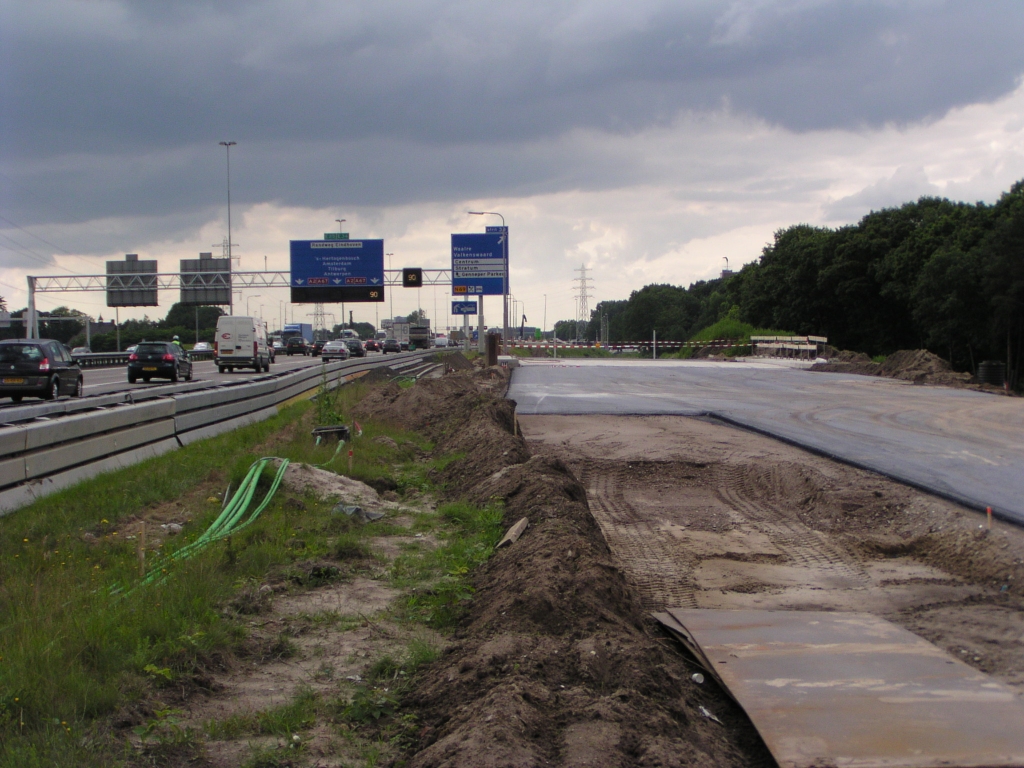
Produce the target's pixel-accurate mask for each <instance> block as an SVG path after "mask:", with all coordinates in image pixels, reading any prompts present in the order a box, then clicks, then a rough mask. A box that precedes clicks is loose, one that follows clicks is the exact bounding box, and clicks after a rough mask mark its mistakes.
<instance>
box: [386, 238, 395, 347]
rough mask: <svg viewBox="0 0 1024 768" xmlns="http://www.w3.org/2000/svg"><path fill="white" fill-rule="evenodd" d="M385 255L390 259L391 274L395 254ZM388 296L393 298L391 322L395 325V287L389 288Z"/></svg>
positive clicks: (389, 268)
mask: <svg viewBox="0 0 1024 768" xmlns="http://www.w3.org/2000/svg"><path fill="white" fill-rule="evenodd" d="M384 255H385V256H387V257H388V272H390V271H391V257H392V256H394V255H395V254H393V253H386V254H384ZM392 279H394V277H393V276H392ZM385 282H387V281H385ZM388 296H389V297H390V298H391V322H392V324H394V322H395V286H394V285H391V286H389V287H388ZM392 335H394V331H392Z"/></svg>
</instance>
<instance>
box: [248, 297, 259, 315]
mask: <svg viewBox="0 0 1024 768" xmlns="http://www.w3.org/2000/svg"><path fill="white" fill-rule="evenodd" d="M258 298H260V294H258V293H254V294H253V295H252V296H246V297H245V314H247V315H249V302H250V301H252V300H253V299H258ZM249 316H250V317H252V315H249Z"/></svg>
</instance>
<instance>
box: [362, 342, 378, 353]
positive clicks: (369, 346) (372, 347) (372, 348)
mask: <svg viewBox="0 0 1024 768" xmlns="http://www.w3.org/2000/svg"><path fill="white" fill-rule="evenodd" d="M363 346H364V347H365V348H366V351H367V352H380V342H379V341H377V340H376V339H367V340H366V341H364V342H363Z"/></svg>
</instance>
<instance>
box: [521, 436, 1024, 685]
mask: <svg viewBox="0 0 1024 768" xmlns="http://www.w3.org/2000/svg"><path fill="white" fill-rule="evenodd" d="M519 423H520V427H521V429H522V430H523V432H524V434H525V435H526V437H527V439H528V441H529V445H530V447H531V449H532V450H534V451H535V452H537V453H544V454H551V455H555V456H558V457H560V458H561V459H563V460H564V461H566V462H567V463H568V465H569V466H570V467H571V468H572V469H573V470H574V472H575V473H576V474H577V476H579V477H580V479H581V481H582V482H583V484H584V486H585V487H586V489H587V498H588V500H589V502H590V508H591V512H592V513H593V514H594V516H595V518H596V519H597V521H598V523H599V524H600V526H601V530H602V532H603V533H604V535H605V538H606V539H607V540H608V543H609V546H610V548H611V550H612V553H613V555H614V556H615V557H616V560H617V561H618V562H619V563H620V564H621V565H622V567H623V568H624V569H625V571H626V575H627V580H628V581H629V582H630V583H631V584H633V585H635V586H636V588H637V589H638V591H639V593H640V596H641V599H642V601H643V604H644V607H645V608H648V609H650V610H662V609H664V608H667V607H680V606H681V607H689V608H759V609H786V610H841V611H868V612H871V613H875V614H878V615H880V616H884V617H885V618H887V619H890V620H891V621H894V622H895V623H897V624H900V625H902V626H904V627H906V628H908V629H910V630H912V631H914V632H916V633H918V634H919V635H921V636H923V637H925V638H927V639H928V640H931V641H932V642H935V643H936V644H938V645H939V646H941V647H943V648H945V649H947V650H949V651H951V652H953V653H956V654H958V655H960V656H961V657H962V658H963V659H964V660H965V661H967V662H968V663H970V664H973V665H974V666H976V667H977V668H978V669H981V670H983V671H985V672H987V673H989V674H992V675H994V676H995V677H997V678H1000V679H1002V680H1003V681H1005V682H1007V683H1009V684H1011V685H1015V686H1017V687H1018V689H1021V691H1022V693H1024V661H1022V659H1024V612H1022V610H1021V608H1022V607H1024V603H1022V599H1021V597H1022V584H1021V580H1022V578H1024V570H1022V562H1024V532H1022V531H1020V530H1019V529H1017V528H1014V527H1010V526H1007V525H1005V524H1002V523H999V522H998V521H996V522H995V523H994V524H993V528H992V530H991V531H990V530H989V529H988V528H987V521H986V520H985V518H984V516H983V515H978V514H976V513H974V512H971V511H969V510H965V509H963V508H960V507H957V506H956V505H953V504H951V503H948V502H945V501H942V500H940V499H936V498H933V497H929V496H927V495H924V494H922V493H920V492H918V491H915V490H913V489H910V488H907V487H905V486H902V485H900V484H897V483H894V482H891V481H889V480H886V479H885V478H881V477H879V476H877V475H874V474H871V473H868V472H863V471H861V470H857V469H853V468H850V467H845V466H843V465H839V464H836V463H834V462H831V461H829V460H827V459H824V458H820V457H818V456H814V455H811V454H808V453H806V452H804V451H801V450H799V449H797V448H793V447H790V446H787V445H784V444H781V443H778V442H775V441H773V440H771V439H769V438H766V437H763V436H760V435H757V434H753V433H749V432H746V431H743V430H738V429H735V428H732V427H729V426H725V425H721V424H716V423H710V422H706V421H700V420H695V419H686V418H678V417H644V418H637V417H619V418H609V417H606V416H596V417H571V418H570V417H534V416H530V417H526V416H523V417H520V419H519Z"/></svg>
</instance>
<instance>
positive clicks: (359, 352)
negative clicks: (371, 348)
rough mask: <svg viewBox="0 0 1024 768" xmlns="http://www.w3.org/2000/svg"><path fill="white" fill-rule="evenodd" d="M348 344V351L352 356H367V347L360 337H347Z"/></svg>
mask: <svg viewBox="0 0 1024 768" xmlns="http://www.w3.org/2000/svg"><path fill="white" fill-rule="evenodd" d="M345 343H346V344H348V353H349V355H351V356H352V357H366V347H364V346H363V342H362V341H361V340H360V339H345Z"/></svg>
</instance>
